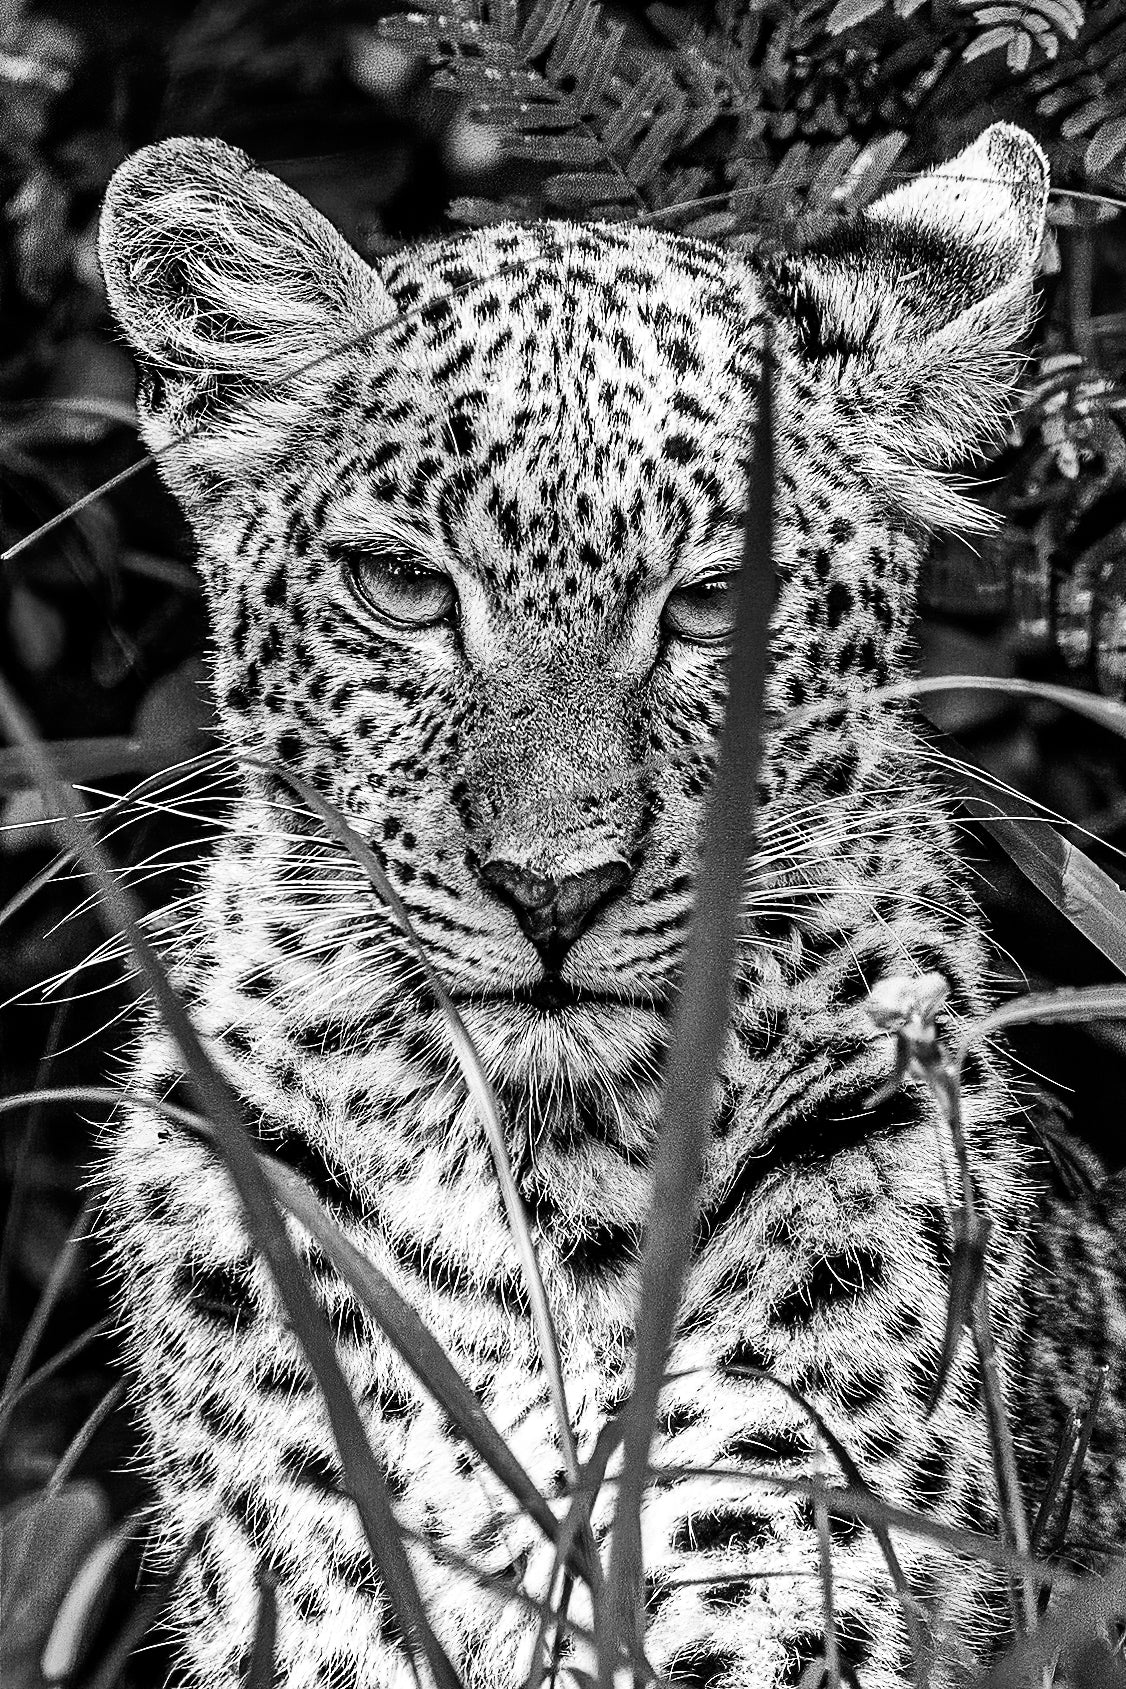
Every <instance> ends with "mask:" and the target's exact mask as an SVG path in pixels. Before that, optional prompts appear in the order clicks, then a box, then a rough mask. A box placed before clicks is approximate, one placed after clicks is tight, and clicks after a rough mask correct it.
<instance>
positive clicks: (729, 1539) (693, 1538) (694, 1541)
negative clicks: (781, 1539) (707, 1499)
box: [672, 1507, 772, 1554]
mask: <svg viewBox="0 0 1126 1689" xmlns="http://www.w3.org/2000/svg"><path fill="white" fill-rule="evenodd" d="M771 1534H772V1529H771V1522H770V1516H769V1514H766V1513H756V1512H755V1511H754V1509H753V1508H749V1507H748V1508H739V1507H734V1508H730V1509H725V1508H719V1507H709V1508H703V1509H701V1511H700V1512H698V1513H691V1514H689V1516H688V1517H687V1518H686V1519H682V1520H681V1522H680V1524H679V1525H678V1526H677V1528H676V1531H675V1533H674V1535H673V1539H672V1545H673V1547H674V1548H675V1549H677V1550H678V1551H679V1552H680V1553H682V1554H690V1553H692V1552H693V1551H695V1552H696V1553H699V1554H703V1553H706V1552H707V1551H708V1550H709V1549H725V1550H729V1551H730V1550H732V1549H742V1550H749V1549H755V1548H763V1547H765V1546H766V1544H767V1543H768V1542H769V1541H770V1538H771Z"/></svg>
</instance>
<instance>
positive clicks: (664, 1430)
mask: <svg viewBox="0 0 1126 1689" xmlns="http://www.w3.org/2000/svg"><path fill="white" fill-rule="evenodd" d="M702 1412H703V1409H702V1408H699V1407H697V1406H695V1405H694V1404H691V1403H687V1402H678V1403H677V1404H676V1406H675V1407H669V1408H665V1409H663V1410H662V1412H661V1413H659V1414H658V1415H657V1429H658V1431H660V1433H661V1435H662V1436H663V1437H675V1436H676V1435H677V1434H678V1432H680V1431H688V1430H690V1429H691V1427H692V1426H693V1425H698V1424H699V1423H700V1417H701V1414H702Z"/></svg>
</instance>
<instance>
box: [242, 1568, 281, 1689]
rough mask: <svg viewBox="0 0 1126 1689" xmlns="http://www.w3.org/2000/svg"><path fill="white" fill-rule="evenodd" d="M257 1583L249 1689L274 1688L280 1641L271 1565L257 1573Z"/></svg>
mask: <svg viewBox="0 0 1126 1689" xmlns="http://www.w3.org/2000/svg"><path fill="white" fill-rule="evenodd" d="M254 1581H255V1583H256V1584H257V1585H258V1616H257V1618H256V1620H255V1623H254V1641H253V1643H252V1644H251V1648H250V1663H249V1665H248V1666H247V1668H246V1689H274V1674H275V1670H276V1663H277V1662H276V1654H277V1642H278V1580H277V1577H276V1576H275V1574H274V1573H273V1572H272V1571H271V1570H270V1568H269V1567H268V1566H259V1567H258V1570H257V1572H256V1573H255V1579H254Z"/></svg>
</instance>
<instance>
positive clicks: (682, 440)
mask: <svg viewBox="0 0 1126 1689" xmlns="http://www.w3.org/2000/svg"><path fill="white" fill-rule="evenodd" d="M662 449H663V452H664V455H665V457H667V458H668V459H669V461H670V462H671V463H691V462H692V459H693V458H694V457H695V456H696V452H697V447H696V445H695V444H694V443H693V441H691V440H690V439H689V438H688V436H687V434H670V435H669V436H668V438H667V439H666V440H665V443H664V446H663V448H662Z"/></svg>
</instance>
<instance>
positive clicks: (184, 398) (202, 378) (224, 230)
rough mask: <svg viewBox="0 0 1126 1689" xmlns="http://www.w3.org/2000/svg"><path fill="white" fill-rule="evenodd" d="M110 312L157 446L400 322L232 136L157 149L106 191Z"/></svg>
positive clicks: (333, 237)
mask: <svg viewBox="0 0 1126 1689" xmlns="http://www.w3.org/2000/svg"><path fill="white" fill-rule="evenodd" d="M99 247H100V253H101V262H102V271H103V274H104V276H105V282H106V289H107V292H108V294H109V299H110V304H111V306H112V307H113V310H114V312H115V314H116V316H117V319H118V321H119V322H120V324H121V327H122V329H123V330H124V332H125V335H126V337H127V338H128V340H129V342H130V343H131V345H132V346H133V349H134V351H135V352H136V354H137V357H138V360H139V362H140V365H141V370H142V391H141V396H140V405H139V408H140V410H141V414H142V425H143V427H144V430H145V435H146V438H147V440H148V442H149V444H150V445H163V444H165V443H167V441H168V440H170V439H175V438H177V437H182V436H184V435H187V434H192V433H195V432H197V431H199V430H200V429H201V426H202V425H203V424H205V423H206V422H208V421H212V420H216V419H217V418H218V417H220V416H221V414H222V412H223V410H224V408H225V406H226V405H227V403H228V401H229V400H230V399H231V398H232V396H233V395H236V394H244V393H245V392H246V391H247V389H248V388H249V389H250V390H257V391H260V392H270V393H272V394H276V393H277V391H278V386H279V384H284V383H285V382H286V381H287V380H292V378H293V377H294V375H295V374H298V373H299V372H300V371H301V369H302V368H303V366H305V365H307V364H309V363H310V362H311V361H312V360H315V359H317V358H318V357H321V356H323V355H325V354H327V353H330V352H331V351H332V349H333V347H334V346H337V345H340V344H342V343H344V342H347V341H348V340H349V339H350V338H352V339H354V338H355V337H356V336H357V335H362V334H363V331H364V330H365V328H368V327H370V326H372V325H374V324H377V323H379V322H381V321H383V320H385V319H386V318H387V317H388V316H389V315H390V314H391V306H390V302H389V300H388V298H387V295H386V293H385V291H384V289H383V286H382V284H381V282H380V280H379V278H378V276H377V275H376V274H375V272H374V271H373V270H372V269H371V268H370V267H369V266H368V265H367V264H365V263H364V262H363V260H362V259H361V258H360V257H359V255H358V254H357V253H355V252H354V251H353V250H352V248H351V247H350V246H349V245H348V244H347V242H346V241H345V240H344V239H343V238H342V237H341V236H340V235H339V234H338V233H337V232H336V230H335V229H334V228H333V227H332V225H331V224H330V223H328V222H327V221H326V220H325V218H324V217H322V216H321V214H320V213H319V212H318V211H315V210H314V209H313V207H312V206H311V205H310V204H309V203H308V201H307V200H304V199H302V198H301V196H300V195H299V194H296V193H294V192H293V190H292V189H291V188H288V187H286V186H285V184H284V183H283V182H280V181H279V180H278V179H277V177H276V176H271V175H270V174H269V173H268V172H267V171H264V170H259V169H257V168H256V167H255V165H254V164H253V163H252V161H251V160H250V159H249V158H248V157H247V156H246V154H245V153H243V152H239V151H238V150H237V149H236V148H235V147H230V146H227V145H226V144H225V143H224V142H222V141H210V140H198V139H194V138H187V139H182V140H170V141H160V142H158V143H157V144H156V145H155V146H150V147H145V148H144V149H143V151H141V152H138V153H135V154H134V155H133V157H132V158H129V159H127V160H126V161H125V163H124V164H122V165H121V167H120V168H119V169H118V171H117V172H116V174H115V175H114V177H113V180H112V181H111V183H110V185H109V190H108V192H107V194H106V199H105V205H104V207H103V210H102V219H101V229H100V235H99Z"/></svg>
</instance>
